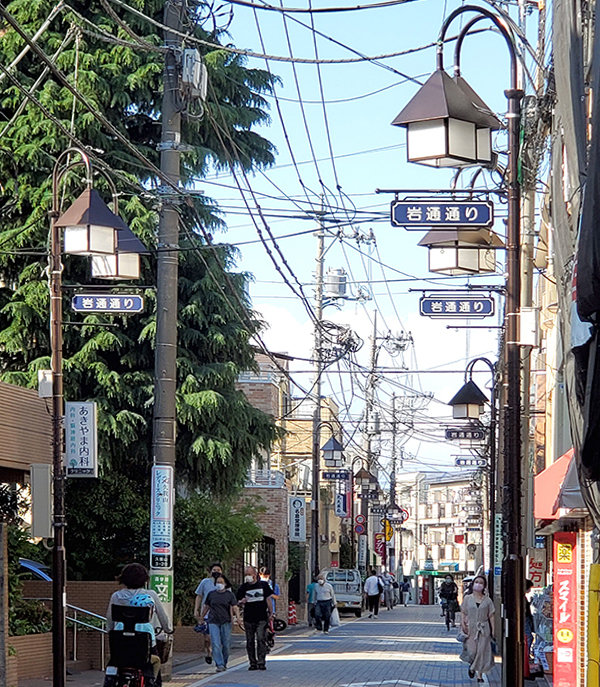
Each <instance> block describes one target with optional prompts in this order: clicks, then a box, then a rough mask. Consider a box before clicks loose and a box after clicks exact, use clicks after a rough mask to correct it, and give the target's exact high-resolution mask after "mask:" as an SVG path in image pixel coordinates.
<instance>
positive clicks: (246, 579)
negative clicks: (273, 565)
mask: <svg viewBox="0 0 600 687" xmlns="http://www.w3.org/2000/svg"><path fill="white" fill-rule="evenodd" d="M244 580H245V581H246V582H247V583H248V584H252V583H253V582H254V578H253V577H252V575H246V577H244Z"/></svg>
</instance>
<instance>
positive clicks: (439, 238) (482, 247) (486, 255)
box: [419, 227, 504, 276]
mask: <svg viewBox="0 0 600 687" xmlns="http://www.w3.org/2000/svg"><path fill="white" fill-rule="evenodd" d="M419 246H426V247H427V248H428V252H429V271H430V272H437V273H438V274H447V275H449V276H461V275H467V276H469V275H472V274H493V273H494V272H496V249H498V248H503V247H504V243H503V241H502V239H501V238H500V237H499V236H498V235H497V234H495V233H494V232H493V231H490V230H489V229H471V228H466V227H464V228H463V227H456V228H455V229H446V230H444V231H438V230H434V231H429V232H427V234H425V236H424V237H423V238H422V239H421V240H420V241H419Z"/></svg>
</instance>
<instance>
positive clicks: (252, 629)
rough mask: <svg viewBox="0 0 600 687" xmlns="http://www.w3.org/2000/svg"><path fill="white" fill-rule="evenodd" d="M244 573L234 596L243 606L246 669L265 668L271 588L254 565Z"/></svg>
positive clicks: (270, 613) (270, 614)
mask: <svg viewBox="0 0 600 687" xmlns="http://www.w3.org/2000/svg"><path fill="white" fill-rule="evenodd" d="M244 575H245V577H244V583H243V584H241V585H240V587H239V589H238V590H237V595H236V596H237V599H238V601H239V602H240V604H241V605H243V608H244V629H245V631H246V652H247V653H248V661H249V662H250V665H249V667H248V670H266V669H267V666H266V657H267V628H268V625H269V620H270V618H271V616H272V612H271V605H270V604H269V603H268V599H269V597H270V596H271V595H272V594H273V590H272V589H271V587H270V586H269V585H268V583H267V582H263V581H262V580H260V579H259V577H258V574H257V572H256V568H255V567H254V566H252V565H249V566H248V567H247V568H246V569H245V570H244Z"/></svg>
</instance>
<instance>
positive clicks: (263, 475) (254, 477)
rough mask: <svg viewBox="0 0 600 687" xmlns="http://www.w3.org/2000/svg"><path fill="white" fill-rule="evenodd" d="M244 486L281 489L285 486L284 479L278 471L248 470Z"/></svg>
mask: <svg viewBox="0 0 600 687" xmlns="http://www.w3.org/2000/svg"><path fill="white" fill-rule="evenodd" d="M246 486H247V487H265V488H270V489H281V488H282V487H284V486H285V477H284V475H283V472H279V470H249V471H248V474H247V475H246Z"/></svg>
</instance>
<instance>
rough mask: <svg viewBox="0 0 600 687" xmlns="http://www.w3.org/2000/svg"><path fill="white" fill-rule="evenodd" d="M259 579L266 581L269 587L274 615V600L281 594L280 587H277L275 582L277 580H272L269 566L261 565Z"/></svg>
mask: <svg viewBox="0 0 600 687" xmlns="http://www.w3.org/2000/svg"><path fill="white" fill-rule="evenodd" d="M260 579H261V580H262V581H263V582H266V583H267V584H268V585H269V587H271V592H272V594H271V601H270V603H271V610H272V611H273V615H275V610H276V605H275V601H276V599H278V598H279V597H280V596H281V589H279V585H278V584H277V582H273V580H272V579H271V571H270V570H269V568H265V567H263V568H261V569H260Z"/></svg>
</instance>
